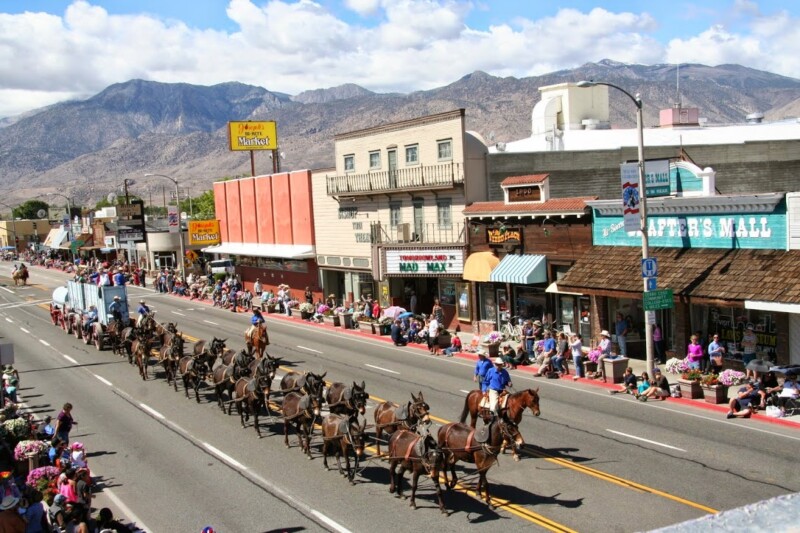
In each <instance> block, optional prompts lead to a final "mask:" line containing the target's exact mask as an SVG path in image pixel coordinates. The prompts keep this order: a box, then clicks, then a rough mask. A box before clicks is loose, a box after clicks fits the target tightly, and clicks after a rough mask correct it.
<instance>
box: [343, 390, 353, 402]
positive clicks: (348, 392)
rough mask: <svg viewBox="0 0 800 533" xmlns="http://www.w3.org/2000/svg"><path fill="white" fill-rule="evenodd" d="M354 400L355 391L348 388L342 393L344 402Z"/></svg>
mask: <svg viewBox="0 0 800 533" xmlns="http://www.w3.org/2000/svg"><path fill="white" fill-rule="evenodd" d="M352 399H353V389H352V388H350V387H346V388H345V389H344V390H343V391H342V400H344V401H346V402H349V401H350V400H352Z"/></svg>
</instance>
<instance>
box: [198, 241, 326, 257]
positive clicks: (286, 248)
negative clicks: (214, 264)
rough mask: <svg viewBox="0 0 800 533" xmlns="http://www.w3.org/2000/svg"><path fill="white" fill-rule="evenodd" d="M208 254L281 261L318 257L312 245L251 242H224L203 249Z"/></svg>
mask: <svg viewBox="0 0 800 533" xmlns="http://www.w3.org/2000/svg"><path fill="white" fill-rule="evenodd" d="M202 251H203V252H205V253H207V254H228V255H250V256H254V257H278V258H281V259H310V258H313V257H314V256H315V255H316V251H315V250H314V246H313V245H311V244H256V243H249V242H224V243H222V244H218V245H216V246H208V247H207V248H203V249H202Z"/></svg>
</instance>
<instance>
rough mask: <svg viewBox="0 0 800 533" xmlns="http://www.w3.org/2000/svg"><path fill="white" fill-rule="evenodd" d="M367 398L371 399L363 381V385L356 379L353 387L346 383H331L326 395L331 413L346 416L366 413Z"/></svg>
mask: <svg viewBox="0 0 800 533" xmlns="http://www.w3.org/2000/svg"><path fill="white" fill-rule="evenodd" d="M367 400H369V394H368V393H367V391H366V385H365V384H364V382H363V381H362V382H361V385H358V384H357V383H356V382H355V381H354V382H353V386H352V387H348V386H347V385H345V384H344V383H331V386H330V387H328V393H327V394H326V395H325V401H326V402H327V403H328V410H329V411H330V412H331V413H334V414H339V415H345V416H351V415H357V414H360V415H363V414H364V413H366V411H367Z"/></svg>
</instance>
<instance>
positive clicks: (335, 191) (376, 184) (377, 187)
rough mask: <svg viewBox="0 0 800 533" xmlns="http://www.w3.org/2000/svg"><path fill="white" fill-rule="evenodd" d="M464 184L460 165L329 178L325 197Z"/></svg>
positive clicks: (442, 165) (451, 186)
mask: <svg viewBox="0 0 800 533" xmlns="http://www.w3.org/2000/svg"><path fill="white" fill-rule="evenodd" d="M463 183H464V168H463V165H462V164H461V163H446V164H441V165H429V166H417V167H410V168H400V169H397V170H382V171H377V172H368V173H366V174H344V175H339V176H328V178H327V187H328V196H367V195H370V194H375V193H376V192H391V191H397V190H402V191H404V192H405V191H409V190H426V189H427V190H429V189H450V188H453V187H454V186H455V185H457V184H463Z"/></svg>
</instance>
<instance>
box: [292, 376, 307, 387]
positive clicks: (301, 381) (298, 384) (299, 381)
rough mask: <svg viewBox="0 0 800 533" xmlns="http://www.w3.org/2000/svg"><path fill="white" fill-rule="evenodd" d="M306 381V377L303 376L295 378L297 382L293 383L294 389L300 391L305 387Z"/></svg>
mask: <svg viewBox="0 0 800 533" xmlns="http://www.w3.org/2000/svg"><path fill="white" fill-rule="evenodd" d="M306 381H307V379H306V375H305V374H303V375H302V376H300V377H299V378H297V380H296V381H295V382H294V387H295V388H296V389H302V388H304V387H305V386H306Z"/></svg>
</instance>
